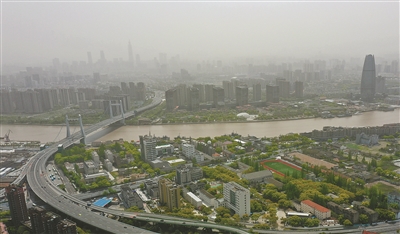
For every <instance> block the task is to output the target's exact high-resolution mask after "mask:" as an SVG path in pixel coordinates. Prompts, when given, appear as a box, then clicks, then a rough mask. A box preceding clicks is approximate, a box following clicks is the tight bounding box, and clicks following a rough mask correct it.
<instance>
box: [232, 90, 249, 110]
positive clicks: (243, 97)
mask: <svg viewBox="0 0 400 234" xmlns="http://www.w3.org/2000/svg"><path fill="white" fill-rule="evenodd" d="M235 93H236V105H237V106H244V105H247V104H249V88H248V87H247V86H245V85H240V86H236V90H235Z"/></svg>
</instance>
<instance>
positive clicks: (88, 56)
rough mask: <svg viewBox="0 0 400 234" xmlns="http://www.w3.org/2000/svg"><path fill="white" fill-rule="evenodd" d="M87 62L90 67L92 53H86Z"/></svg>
mask: <svg viewBox="0 0 400 234" xmlns="http://www.w3.org/2000/svg"><path fill="white" fill-rule="evenodd" d="M87 60H88V64H89V65H92V64H93V60H92V53H91V52H89V51H88V52H87Z"/></svg>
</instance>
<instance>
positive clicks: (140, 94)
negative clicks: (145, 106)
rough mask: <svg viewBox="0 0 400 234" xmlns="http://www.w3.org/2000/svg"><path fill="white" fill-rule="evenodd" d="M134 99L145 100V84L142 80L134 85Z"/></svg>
mask: <svg viewBox="0 0 400 234" xmlns="http://www.w3.org/2000/svg"><path fill="white" fill-rule="evenodd" d="M136 99H137V100H138V101H145V100H146V85H145V84H144V83H143V82H138V83H137V85H136Z"/></svg>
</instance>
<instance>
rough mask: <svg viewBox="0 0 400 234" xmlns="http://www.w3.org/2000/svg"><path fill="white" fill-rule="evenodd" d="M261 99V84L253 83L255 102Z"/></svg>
mask: <svg viewBox="0 0 400 234" xmlns="http://www.w3.org/2000/svg"><path fill="white" fill-rule="evenodd" d="M258 101H261V84H260V83H257V84H253V102H258Z"/></svg>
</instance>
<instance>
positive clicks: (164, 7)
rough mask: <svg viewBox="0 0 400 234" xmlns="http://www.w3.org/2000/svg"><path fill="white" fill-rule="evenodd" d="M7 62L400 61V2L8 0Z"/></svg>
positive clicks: (4, 33) (4, 59)
mask: <svg viewBox="0 0 400 234" xmlns="http://www.w3.org/2000/svg"><path fill="white" fill-rule="evenodd" d="M1 4H2V34H1V35H2V36H1V37H2V38H1V39H2V64H3V65H9V64H35V63H36V64H43V63H46V64H50V63H51V60H52V59H53V58H60V60H62V61H87V52H88V51H90V52H91V53H92V58H93V62H96V61H97V60H98V59H99V57H100V51H101V50H102V51H104V53H105V57H106V59H107V60H109V61H110V60H111V61H112V60H113V59H114V58H122V59H123V60H125V61H126V60H128V49H127V47H128V42H129V41H131V44H132V49H133V54H134V56H135V55H136V54H139V55H140V56H141V59H142V60H149V59H152V58H154V57H158V54H159V53H166V54H167V56H168V58H170V57H171V56H175V55H177V54H179V55H180V57H181V58H191V59H221V60H224V59H228V58H235V57H274V56H279V57H318V56H320V57H334V56H338V57H362V58H363V57H364V56H365V55H366V54H374V55H375V56H377V57H391V58H398V55H399V2H384V3H381V2H284V3H277V2H241V3H234V2H213V3H201V2H185V3H179V2H148V3H146V2H74V3H71V2H2V3H1Z"/></svg>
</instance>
